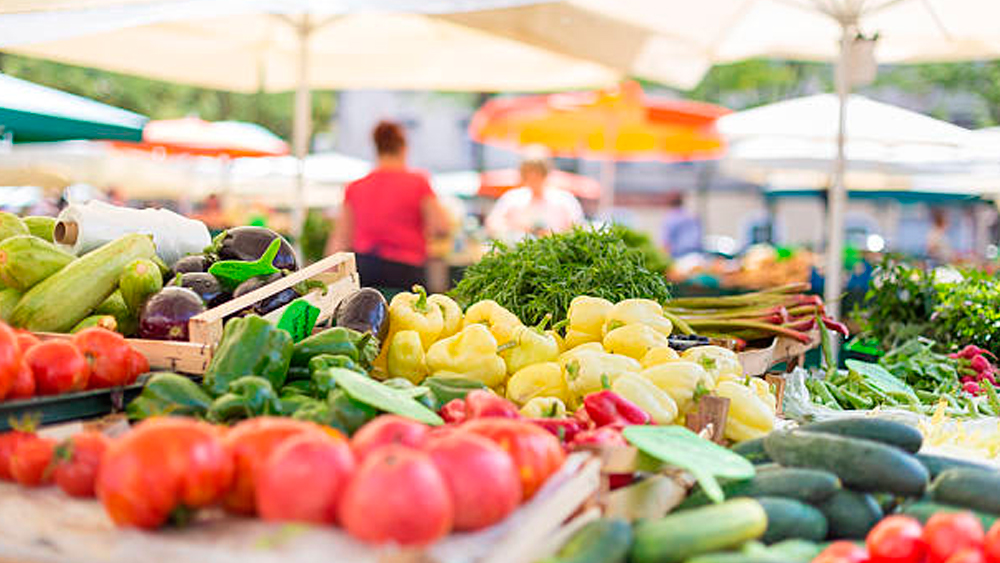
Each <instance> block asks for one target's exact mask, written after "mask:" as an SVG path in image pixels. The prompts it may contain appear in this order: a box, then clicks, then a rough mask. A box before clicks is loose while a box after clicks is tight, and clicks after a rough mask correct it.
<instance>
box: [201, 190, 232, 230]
mask: <svg viewBox="0 0 1000 563" xmlns="http://www.w3.org/2000/svg"><path fill="white" fill-rule="evenodd" d="M192 218H194V219H197V220H199V221H201V222H202V223H205V226H207V227H208V228H209V230H211V231H212V232H213V233H214V232H217V231H221V230H223V229H225V228H226V227H228V226H229V221H228V219H227V217H226V214H225V212H223V210H222V200H221V199H220V198H219V194H209V196H208V197H206V198H205V201H203V202H202V203H201V209H200V210H198V212H197V213H195V214H193V215H192Z"/></svg>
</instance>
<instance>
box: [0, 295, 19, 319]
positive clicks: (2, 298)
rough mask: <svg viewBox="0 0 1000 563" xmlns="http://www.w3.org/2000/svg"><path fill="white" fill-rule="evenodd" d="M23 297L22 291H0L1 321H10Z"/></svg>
mask: <svg viewBox="0 0 1000 563" xmlns="http://www.w3.org/2000/svg"><path fill="white" fill-rule="evenodd" d="M22 295H23V293H21V292H20V291H18V290H16V289H11V288H9V287H8V288H5V289H0V320H2V321H3V322H8V321H9V320H10V314H11V313H13V312H14V307H17V302H18V301H20V300H21V296H22Z"/></svg>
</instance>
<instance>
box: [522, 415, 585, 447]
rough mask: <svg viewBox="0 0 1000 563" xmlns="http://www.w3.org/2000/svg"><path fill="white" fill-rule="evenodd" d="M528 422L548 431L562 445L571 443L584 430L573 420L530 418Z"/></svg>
mask: <svg viewBox="0 0 1000 563" xmlns="http://www.w3.org/2000/svg"><path fill="white" fill-rule="evenodd" d="M529 421H530V422H532V423H534V424H537V425H538V426H541V427H542V428H544V429H546V430H548V431H549V432H551V433H552V434H554V435H555V437H556V438H559V441H560V442H563V443H569V442H572V441H573V438H575V437H576V436H577V435H578V434H579V433H580V432H583V431H584V430H586V428H585V427H584V426H583V424H581V423H580V421H579V420H577V419H575V418H531V419H529Z"/></svg>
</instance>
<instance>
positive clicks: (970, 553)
mask: <svg viewBox="0 0 1000 563" xmlns="http://www.w3.org/2000/svg"><path fill="white" fill-rule="evenodd" d="M945 563H986V556H985V555H984V554H983V550H981V549H973V548H965V549H960V550H958V551H956V552H955V553H954V554H953V555H952V556H951V557H949V558H948V559H947V560H946V561H945Z"/></svg>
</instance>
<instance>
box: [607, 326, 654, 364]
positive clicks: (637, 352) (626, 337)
mask: <svg viewBox="0 0 1000 563" xmlns="http://www.w3.org/2000/svg"><path fill="white" fill-rule="evenodd" d="M666 346H667V337H666V336H663V335H662V334H660V333H659V332H657V331H656V330H654V329H652V328H650V327H649V326H647V325H644V324H639V323H637V324H630V325H625V326H622V327H618V328H616V329H614V330H612V331H609V332H608V334H607V335H605V336H604V349H605V350H607V351H608V352H610V353H612V354H622V355H624V356H628V357H630V358H634V359H636V360H641V359H642V358H643V356H645V355H646V353H647V352H649V351H650V350H651V349H654V348H665V347H666Z"/></svg>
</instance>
